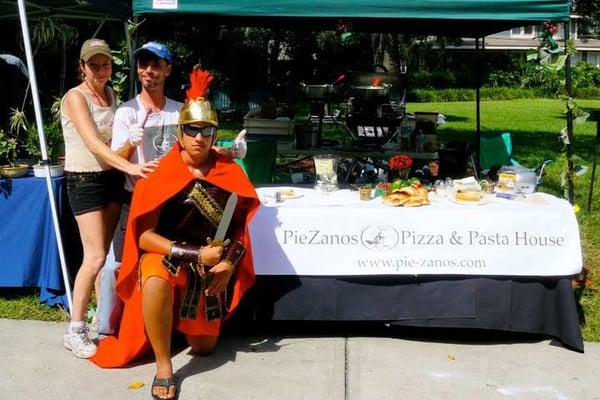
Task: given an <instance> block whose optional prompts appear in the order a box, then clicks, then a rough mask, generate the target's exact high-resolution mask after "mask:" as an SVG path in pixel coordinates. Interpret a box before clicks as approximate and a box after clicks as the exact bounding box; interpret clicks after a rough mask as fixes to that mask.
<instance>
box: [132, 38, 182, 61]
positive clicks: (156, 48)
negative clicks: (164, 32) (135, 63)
mask: <svg viewBox="0 0 600 400" xmlns="http://www.w3.org/2000/svg"><path fill="white" fill-rule="evenodd" d="M144 51H148V52H150V53H152V54H154V55H155V56H157V57H158V58H164V59H165V60H166V61H167V62H168V63H169V64H170V63H171V62H172V60H173V56H171V52H170V51H169V49H168V48H167V46H165V45H164V44H162V43H158V42H148V43H144V45H143V46H142V47H140V48H139V49H137V50H136V51H135V52H134V53H133V56H134V57H135V58H137V57H138V56H139V55H140V53H142V52H144Z"/></svg>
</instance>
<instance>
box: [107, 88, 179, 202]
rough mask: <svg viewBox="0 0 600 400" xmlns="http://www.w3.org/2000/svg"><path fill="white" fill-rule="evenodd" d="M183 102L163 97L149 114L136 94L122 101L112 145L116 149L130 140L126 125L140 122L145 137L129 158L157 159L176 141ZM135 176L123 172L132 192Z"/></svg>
mask: <svg viewBox="0 0 600 400" xmlns="http://www.w3.org/2000/svg"><path fill="white" fill-rule="evenodd" d="M182 105H183V104H182V103H180V102H178V101H175V100H172V99H169V98H166V101H165V106H164V108H163V109H162V110H161V111H159V112H156V113H150V114H148V113H147V111H146V108H145V107H144V106H143V104H142V102H141V101H140V96H139V95H138V96H136V97H135V98H134V99H131V100H129V101H128V102H126V103H123V104H122V105H121V106H120V107H119V108H118V109H117V112H116V113H115V118H114V123H113V131H112V143H111V148H112V149H113V150H118V149H120V148H121V147H123V146H124V145H125V144H126V143H127V142H129V127H130V126H131V125H132V124H138V125H140V126H142V124H143V127H144V138H143V139H142V142H141V143H140V144H139V145H138V147H137V149H136V150H135V151H134V152H133V155H132V156H131V157H130V158H129V161H131V162H132V163H135V164H140V163H145V162H147V161H151V160H158V159H160V158H161V157H162V156H164V155H165V154H166V153H167V152H168V151H169V150H171V147H173V144H174V143H175V142H176V141H177V121H178V120H179V110H180V109H181V106H182ZM144 121H145V122H144ZM136 180H137V179H136V178H134V177H132V176H130V175H126V176H125V189H126V190H128V191H130V192H133V188H134V186H135V182H136Z"/></svg>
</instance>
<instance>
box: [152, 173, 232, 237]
mask: <svg viewBox="0 0 600 400" xmlns="http://www.w3.org/2000/svg"><path fill="white" fill-rule="evenodd" d="M228 196H229V192H227V191H225V190H223V189H221V188H219V187H216V186H214V185H211V184H210V183H208V182H205V181H202V182H201V183H200V181H194V182H192V183H190V184H189V185H188V186H186V187H185V188H184V189H182V190H181V191H180V192H179V193H177V194H176V195H175V196H173V197H171V198H170V199H169V200H168V201H167V202H166V203H165V205H164V207H163V209H162V211H161V213H160V218H159V221H158V227H157V233H158V234H160V235H162V236H164V237H166V238H169V239H171V240H175V241H182V242H187V243H191V244H197V245H199V246H200V245H205V244H206V238H208V237H213V235H214V233H215V231H216V229H217V226H218V225H219V221H220V220H221V216H222V214H223V207H224V206H225V203H226V202H227V198H228Z"/></svg>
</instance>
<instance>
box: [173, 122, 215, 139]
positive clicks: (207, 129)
mask: <svg viewBox="0 0 600 400" xmlns="http://www.w3.org/2000/svg"><path fill="white" fill-rule="evenodd" d="M181 130H182V131H183V133H184V134H185V135H186V136H189V137H192V138H195V137H196V136H198V134H200V135H202V137H211V136H214V135H215V134H216V133H217V127H215V126H212V125H208V126H204V127H202V128H200V127H199V126H194V125H182V126H181Z"/></svg>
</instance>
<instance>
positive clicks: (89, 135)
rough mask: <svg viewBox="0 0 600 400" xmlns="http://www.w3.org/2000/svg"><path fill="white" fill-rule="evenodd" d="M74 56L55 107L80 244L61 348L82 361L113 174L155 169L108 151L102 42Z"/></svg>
mask: <svg viewBox="0 0 600 400" xmlns="http://www.w3.org/2000/svg"><path fill="white" fill-rule="evenodd" d="M80 54H81V57H80V61H79V66H80V68H81V72H82V78H83V79H82V83H81V84H80V85H78V86H76V87H74V88H73V89H71V90H69V91H68V92H67V94H65V96H64V97H63V99H62V103H61V124H62V130H63V136H64V140H65V171H66V178H67V193H68V197H69V204H70V205H71V209H72V210H73V214H74V215H75V220H76V221H77V226H78V227H79V233H80V236H81V242H82V244H83V262H82V264H81V267H80V268H79V271H78V272H77V276H76V278H75V285H74V288H73V309H72V310H71V324H70V325H69V327H68V328H67V331H66V333H65V335H64V336H63V344H64V346H65V347H66V348H67V349H69V350H72V351H73V354H74V355H75V356H77V357H80V358H88V357H90V356H92V355H93V354H94V353H95V352H96V345H95V344H94V343H93V342H92V341H91V340H90V339H89V337H88V327H87V325H86V323H85V320H84V318H85V316H86V310H87V306H88V302H89V300H90V296H91V292H92V287H93V285H94V282H95V280H96V276H97V275H98V272H99V270H100V268H102V265H103V264H104V259H105V257H106V253H107V250H108V246H109V244H110V239H111V235H112V233H113V231H114V227H115V224H116V221H117V217H118V212H119V196H120V194H121V190H122V186H123V180H122V179H123V177H122V174H121V173H120V172H119V171H116V170H115V168H116V169H119V170H120V171H123V172H126V173H128V174H130V175H134V176H141V177H145V173H147V172H151V171H152V170H153V167H154V166H155V165H156V164H155V163H154V162H151V163H146V164H140V165H136V164H132V163H130V162H129V161H127V160H125V159H123V158H121V157H119V156H118V155H117V154H116V153H114V152H113V151H112V150H111V149H110V139H111V131H112V123H113V117H114V114H115V110H116V108H117V104H116V98H115V94H114V91H113V90H112V88H110V87H109V86H107V85H106V84H107V82H108V81H109V80H110V78H111V75H112V56H111V52H110V48H109V46H108V44H106V42H105V41H104V40H101V39H89V40H86V41H85V42H84V43H83V45H82V46H81V53H80ZM97 292H99V291H98V290H97Z"/></svg>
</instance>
